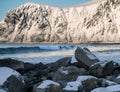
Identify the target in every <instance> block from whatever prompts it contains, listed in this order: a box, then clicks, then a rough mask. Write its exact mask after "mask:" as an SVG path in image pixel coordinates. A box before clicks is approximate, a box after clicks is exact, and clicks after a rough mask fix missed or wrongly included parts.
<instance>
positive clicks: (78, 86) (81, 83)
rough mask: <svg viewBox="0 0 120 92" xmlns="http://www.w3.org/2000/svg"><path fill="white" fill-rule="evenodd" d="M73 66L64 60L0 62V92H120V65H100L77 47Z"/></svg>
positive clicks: (88, 52) (109, 62)
mask: <svg viewBox="0 0 120 92" xmlns="http://www.w3.org/2000/svg"><path fill="white" fill-rule="evenodd" d="M75 58H76V60H77V62H75V63H71V59H72V57H64V58H62V59H60V60H58V61H56V62H54V63H50V64H42V63H39V64H31V63H24V62H22V61H17V60H14V59H10V58H8V59H1V60H0V92H102V91H103V92H120V85H119V83H120V65H119V64H118V63H116V62H114V61H105V62H100V60H99V59H98V58H97V57H96V56H95V55H94V54H93V53H92V52H90V50H88V49H87V48H81V47H77V49H76V50H75Z"/></svg>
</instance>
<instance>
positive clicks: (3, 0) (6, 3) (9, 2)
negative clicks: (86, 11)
mask: <svg viewBox="0 0 120 92" xmlns="http://www.w3.org/2000/svg"><path fill="white" fill-rule="evenodd" d="M88 1H90V0H0V20H2V19H3V18H4V16H5V15H6V13H7V12H8V11H9V10H12V9H14V8H17V7H19V6H20V5H22V4H25V3H27V2H33V3H38V4H45V5H51V6H57V7H68V6H72V5H76V4H80V3H84V2H88Z"/></svg>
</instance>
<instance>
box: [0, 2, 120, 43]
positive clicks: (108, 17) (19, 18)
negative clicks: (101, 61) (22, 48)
mask: <svg viewBox="0 0 120 92" xmlns="http://www.w3.org/2000/svg"><path fill="white" fill-rule="evenodd" d="M0 41H1V42H16V43H17V42H23V43H30V42H46V43H47V42H49V43H50V42H52V43H87V42H120V0H103V1H102V2H101V3H93V4H89V5H81V6H77V7H67V8H58V7H52V6H47V5H38V4H33V3H26V4H24V5H22V6H20V7H18V8H17V9H14V10H11V11H9V12H8V13H7V15H6V16H5V18H4V19H3V21H2V22H0Z"/></svg>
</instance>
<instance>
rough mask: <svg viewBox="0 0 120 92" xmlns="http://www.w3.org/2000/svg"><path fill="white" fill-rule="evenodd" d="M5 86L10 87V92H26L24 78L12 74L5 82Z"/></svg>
mask: <svg viewBox="0 0 120 92" xmlns="http://www.w3.org/2000/svg"><path fill="white" fill-rule="evenodd" d="M4 87H6V88H8V90H9V92H25V91H26V89H25V83H24V82H23V79H18V78H16V76H14V75H12V76H10V77H9V78H8V79H7V81H6V82H5V83H4Z"/></svg>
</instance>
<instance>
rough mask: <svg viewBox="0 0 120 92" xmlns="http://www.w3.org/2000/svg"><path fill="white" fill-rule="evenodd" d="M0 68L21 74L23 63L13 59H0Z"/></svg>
mask: <svg viewBox="0 0 120 92" xmlns="http://www.w3.org/2000/svg"><path fill="white" fill-rule="evenodd" d="M0 67H10V68H12V69H14V70H17V71H18V72H22V71H23V70H24V63H23V62H22V61H18V60H15V59H11V58H6V59H0Z"/></svg>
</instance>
